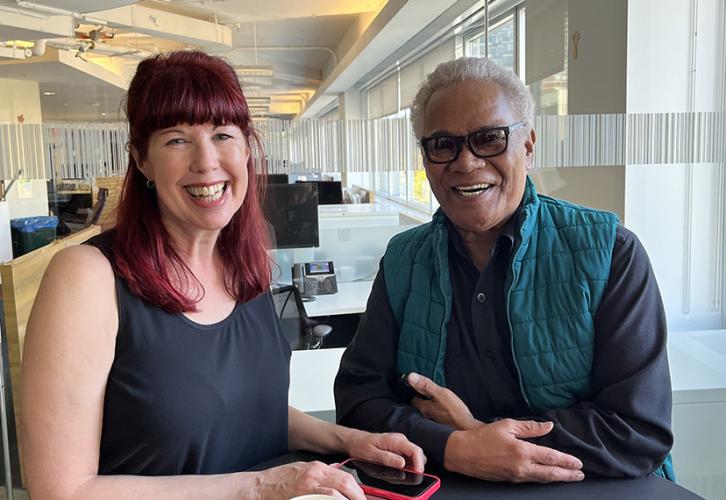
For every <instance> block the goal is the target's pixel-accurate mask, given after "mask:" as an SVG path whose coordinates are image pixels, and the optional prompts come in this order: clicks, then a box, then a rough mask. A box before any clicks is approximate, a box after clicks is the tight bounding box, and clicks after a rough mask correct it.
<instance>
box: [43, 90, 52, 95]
mask: <svg viewBox="0 0 726 500" xmlns="http://www.w3.org/2000/svg"><path fill="white" fill-rule="evenodd" d="M43 95H55V92H51V91H50V90H46V91H45V92H43Z"/></svg>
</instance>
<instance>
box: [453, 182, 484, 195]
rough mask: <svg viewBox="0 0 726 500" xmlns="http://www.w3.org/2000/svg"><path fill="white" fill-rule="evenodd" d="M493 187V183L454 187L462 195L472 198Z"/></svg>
mask: <svg viewBox="0 0 726 500" xmlns="http://www.w3.org/2000/svg"><path fill="white" fill-rule="evenodd" d="M490 187H492V185H491V184H472V185H471V186H454V187H453V188H452V189H453V190H454V191H455V192H457V193H459V194H460V195H462V196H464V197H467V198H471V197H474V196H478V195H480V194H481V193H483V192H485V191H486V190H487V189H489V188H490Z"/></svg>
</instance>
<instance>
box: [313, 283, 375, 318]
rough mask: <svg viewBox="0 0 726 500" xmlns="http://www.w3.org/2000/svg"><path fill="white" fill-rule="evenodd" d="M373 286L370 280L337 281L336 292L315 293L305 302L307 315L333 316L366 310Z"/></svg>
mask: <svg viewBox="0 0 726 500" xmlns="http://www.w3.org/2000/svg"><path fill="white" fill-rule="evenodd" d="M372 287H373V282H372V281H354V282H352V283H338V293H333V294H330V295H316V296H315V300H313V301H311V302H305V312H307V313H308V316H310V317H311V318H312V317H315V316H334V315H336V314H356V313H362V312H364V311H365V310H366V304H367V302H368V296H369V295H370V294H371V288H372Z"/></svg>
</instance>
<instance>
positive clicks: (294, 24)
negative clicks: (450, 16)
mask: <svg viewBox="0 0 726 500" xmlns="http://www.w3.org/2000/svg"><path fill="white" fill-rule="evenodd" d="M455 3H457V2H455V0H437V1H436V2H431V1H430V0H389V1H386V0H306V1H305V2H301V1H299V0H265V1H262V2H261V1H259V0H146V1H142V2H130V1H128V0H32V2H31V1H26V0H0V78H11V79H21V80H34V81H38V82H39V83H40V88H41V91H42V92H46V93H49V94H52V95H42V96H41V108H42V114H43V119H44V120H63V121H77V120H82V121H87V120H90V121H108V120H115V119H116V118H117V117H118V109H119V105H120V101H121V98H122V97H123V94H124V92H125V89H126V86H127V85H128V81H129V80H130V78H131V76H132V75H133V72H134V71H135V68H136V65H137V64H138V62H139V61H140V60H141V59H143V58H145V57H148V56H150V55H152V54H154V53H156V52H159V51H166V50H174V49H184V48H200V49H202V50H205V51H208V52H210V53H214V54H218V55H222V56H224V57H226V58H227V59H228V60H229V61H230V63H232V64H233V65H234V66H236V67H238V68H239V72H240V78H241V80H243V85H244V87H245V90H246V92H247V93H248V94H249V95H251V96H257V97H269V105H267V104H263V106H262V107H260V108H257V110H256V112H257V113H258V115H259V116H277V117H288V118H290V117H295V116H299V115H300V114H301V112H303V111H306V110H308V108H310V109H312V108H315V110H318V111H319V110H320V109H321V108H322V107H323V106H324V105H325V104H326V103H327V102H329V101H330V100H331V99H332V98H334V96H335V94H330V95H327V96H326V99H319V98H320V97H321V96H319V95H315V93H316V91H318V90H319V89H333V90H334V91H335V92H339V90H338V88H337V87H336V85H335V81H336V80H337V81H340V77H341V75H342V76H344V77H346V78H347V79H345V82H346V84H348V83H351V81H350V80H351V78H353V80H355V77H356V75H362V74H364V73H365V72H366V71H368V70H370V68H371V67H372V66H373V65H375V64H376V63H377V62H380V61H382V60H383V59H384V58H385V57H387V56H388V55H390V52H391V47H392V46H395V45H393V44H398V45H401V44H403V43H405V42H406V41H407V40H408V39H410V38H411V36H413V34H415V33H416V32H418V31H420V30H421V29H423V28H424V27H425V26H426V25H427V24H429V23H430V22H431V21H432V20H433V19H435V17H436V16H437V15H439V14H440V13H442V12H443V11H445V10H446V9H448V8H449V7H451V6H452V5H453V4H455ZM459 3H462V2H461V1H460V2H459ZM463 3H466V4H467V5H470V4H471V3H472V0H468V1H466V2H463ZM40 40H45V42H42V41H40ZM49 54H50V55H49ZM359 55H365V57H362V58H361V57H358V56H359ZM359 59H360V61H358V60H359ZM356 66H359V67H356ZM254 75H257V76H254ZM346 75H347V76H346ZM352 83H355V81H352ZM42 92H41V93H42ZM312 103H315V106H311V104H312Z"/></svg>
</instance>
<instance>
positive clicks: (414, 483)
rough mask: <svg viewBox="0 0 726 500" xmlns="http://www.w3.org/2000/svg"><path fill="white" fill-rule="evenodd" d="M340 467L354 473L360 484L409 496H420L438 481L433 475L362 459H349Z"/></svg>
mask: <svg viewBox="0 0 726 500" xmlns="http://www.w3.org/2000/svg"><path fill="white" fill-rule="evenodd" d="M340 469H341V470H344V471H345V472H348V473H350V474H352V475H353V477H354V478H355V480H356V481H357V482H358V484H360V485H364V486H370V487H372V488H378V489H380V490H385V491H390V492H392V493H397V494H399V495H405V496H408V497H417V496H420V495H422V494H423V493H424V492H425V491H426V490H428V489H429V488H430V487H431V486H433V485H434V484H435V483H436V478H434V477H431V476H426V475H424V474H420V473H417V472H410V471H405V470H400V469H394V468H393V467H386V466H385V465H378V464H372V463H369V462H363V461H361V460H348V461H347V462H345V463H344V464H343V465H341V466H340Z"/></svg>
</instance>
